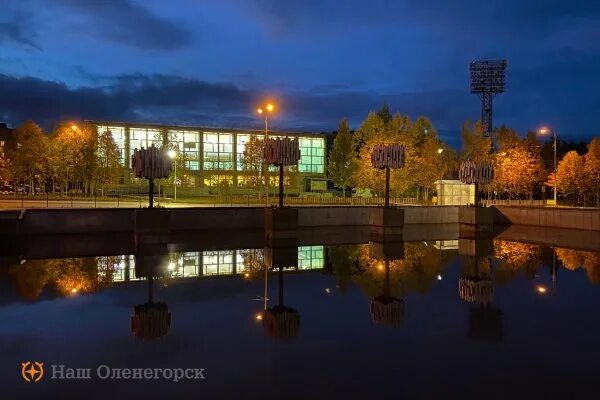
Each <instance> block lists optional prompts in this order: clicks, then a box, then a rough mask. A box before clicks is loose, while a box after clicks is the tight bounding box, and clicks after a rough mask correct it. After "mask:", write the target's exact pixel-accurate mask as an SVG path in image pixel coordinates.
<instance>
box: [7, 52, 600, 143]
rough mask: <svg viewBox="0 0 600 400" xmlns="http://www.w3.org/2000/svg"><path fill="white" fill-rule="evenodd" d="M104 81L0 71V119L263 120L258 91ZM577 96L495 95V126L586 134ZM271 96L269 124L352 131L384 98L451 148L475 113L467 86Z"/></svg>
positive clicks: (591, 104)
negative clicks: (427, 123) (69, 81)
mask: <svg viewBox="0 0 600 400" xmlns="http://www.w3.org/2000/svg"><path fill="white" fill-rule="evenodd" d="M577 57H580V56H576V55H572V59H576V58H577ZM590 63H591V64H590ZM575 64H576V65H579V66H580V68H581V69H580V72H581V73H583V71H591V72H593V71H595V68H596V66H597V65H598V64H597V61H596V63H592V61H591V60H588V59H587V58H585V57H584V58H580V59H579V61H578V63H575ZM561 68H564V66H563V65H561V64H556V65H554V66H552V67H549V68H548V69H544V70H543V71H542V72H543V73H544V74H547V75H548V77H547V79H554V76H555V74H560V73H561V72H560V71H561ZM575 73H576V72H575ZM532 74H533V72H532V71H526V70H523V71H515V75H516V76H515V80H518V81H521V83H520V85H522V86H524V87H525V89H527V85H530V86H531V85H538V84H541V82H539V81H534V80H533V79H534V75H532ZM581 79H584V78H583V77H582V78H581ZM103 82H104V85H103V86H89V87H78V88H71V87H68V86H67V85H65V84H64V83H60V82H52V81H47V80H42V79H38V78H31V77H26V78H18V77H14V76H9V75H1V74H0V118H4V119H5V120H7V121H8V122H9V123H11V124H12V125H13V126H14V125H18V124H19V123H21V122H22V121H24V120H27V119H33V120H35V121H37V122H38V123H40V124H42V125H43V126H45V127H47V128H49V127H51V126H53V125H54V124H55V123H56V122H57V121H59V120H61V119H95V120H119V121H140V122H154V123H164V124H180V125H200V126H207V127H209V126H218V127H230V128H260V127H261V125H262V124H261V121H260V119H259V118H257V117H256V115H254V109H255V106H256V105H257V104H260V102H261V101H262V100H263V99H264V98H265V94H264V93H263V92H261V91H258V90H254V89H242V88H240V87H239V86H236V85H234V84H231V83H213V82H207V81H202V80H199V79H194V78H185V77H179V76H174V75H165V74H151V75H144V74H128V75H118V76H114V77H110V78H109V77H105V78H103ZM528 82H529V83H528ZM572 90H575V91H576V90H577V88H573V89H572ZM543 93H544V94H546V92H543ZM548 95H550V92H549V93H548ZM580 97H581V101H568V102H567V101H563V100H560V99H558V98H557V100H556V103H555V104H552V103H550V104H552V106H550V107H547V108H540V101H539V94H538V93H533V92H529V91H527V90H524V91H523V92H522V93H510V94H509V93H505V94H503V95H502V96H501V97H499V98H498V99H497V100H496V106H495V107H496V108H495V121H496V124H497V125H499V124H502V123H508V124H510V125H512V126H514V127H516V128H517V129H518V130H519V131H521V132H524V131H525V130H526V129H527V128H533V127H535V126H536V125H537V124H539V123H540V122H552V123H554V122H556V125H554V126H555V127H556V128H557V129H560V131H561V133H562V134H563V137H568V136H572V137H586V136H587V137H589V136H590V134H591V133H595V131H593V129H595V127H596V126H597V125H598V120H597V117H596V116H595V115H596V114H595V113H594V112H595V110H596V109H598V108H600V100H599V99H598V98H594V97H593V96H592V95H582V94H580ZM273 98H274V100H275V102H276V103H277V105H278V110H279V112H278V113H277V115H276V116H275V118H273V120H272V123H271V126H272V127H273V128H275V129H281V130H284V129H290V130H298V131H332V130H335V129H336V128H337V124H338V122H339V120H340V119H341V118H342V117H347V118H348V119H349V121H350V123H351V126H352V127H353V128H357V127H358V125H359V124H360V122H361V121H362V120H363V119H364V118H365V116H366V115H367V113H368V112H369V111H373V110H377V109H378V108H379V107H381V104H382V103H383V102H384V101H386V102H388V104H390V106H391V108H392V110H398V111H400V112H401V113H402V114H405V115H409V116H411V117H412V118H416V117H417V116H419V115H425V116H427V117H429V118H430V119H431V120H432V121H433V123H434V125H435V126H436V128H437V129H438V130H439V131H440V132H442V133H443V134H444V135H445V136H446V138H447V139H449V140H450V141H451V143H452V144H453V145H457V144H458V140H459V129H460V126H461V125H462V123H463V122H464V121H465V120H466V119H467V118H470V119H477V118H478V117H479V115H480V102H479V100H478V99H477V98H476V97H475V96H471V95H469V93H468V91H467V90H466V89H465V90H455V89H444V90H436V91H420V92H406V93H387V94H382V93H377V92H372V91H368V90H351V89H350V88H347V87H344V86H335V85H334V86H332V87H331V88H330V90H329V91H327V90H325V89H324V87H323V88H320V89H319V90H318V91H311V90H308V91H299V90H296V91H287V92H281V93H279V94H278V95H275V96H274V97H273ZM570 98H571V99H572V98H576V95H574V96H572V97H570ZM554 115H570V116H575V119H573V118H570V119H569V120H568V121H564V120H561V121H558V120H557V121H552V116H554ZM545 117H547V118H546V119H545V120H544V118H545ZM561 123H563V124H568V125H561Z"/></svg>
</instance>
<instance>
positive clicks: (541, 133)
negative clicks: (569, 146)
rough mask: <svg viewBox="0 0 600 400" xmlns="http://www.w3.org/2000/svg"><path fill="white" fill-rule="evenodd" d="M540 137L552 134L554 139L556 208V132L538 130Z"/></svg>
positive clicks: (544, 129)
mask: <svg viewBox="0 0 600 400" xmlns="http://www.w3.org/2000/svg"><path fill="white" fill-rule="evenodd" d="M538 132H539V134H540V135H547V134H550V133H552V136H553V138H554V182H553V183H554V207H556V131H555V130H554V129H550V128H547V127H542V128H540V129H539V130H538Z"/></svg>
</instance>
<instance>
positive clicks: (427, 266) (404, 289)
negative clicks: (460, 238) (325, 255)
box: [352, 242, 450, 298]
mask: <svg viewBox="0 0 600 400" xmlns="http://www.w3.org/2000/svg"><path fill="white" fill-rule="evenodd" d="M449 260H450V257H449V255H448V254H447V253H446V252H441V251H440V250H438V249H436V248H435V247H433V246H431V245H428V244H426V243H424V242H408V243H404V259H402V260H393V261H390V262H389V267H390V271H389V285H390V287H389V290H390V295H391V296H393V297H398V298H402V297H404V296H406V294H407V293H410V292H412V291H414V292H417V293H420V294H424V293H427V291H428V290H429V289H430V288H431V286H432V285H433V283H434V282H435V281H437V276H438V275H439V274H440V273H441V272H442V269H443V267H444V266H445V265H446V264H447V263H448V262H449ZM357 261H358V262H357V264H356V265H357V267H356V268H355V269H354V271H353V277H352V280H353V281H354V282H355V283H356V284H357V285H358V286H360V287H361V288H362V289H363V290H364V291H365V293H366V294H367V295H368V296H369V297H371V298H372V297H375V296H377V295H378V294H379V293H381V291H382V290H383V289H384V284H385V279H384V276H385V275H384V272H385V269H384V264H383V260H378V259H376V258H373V257H371V254H370V247H369V245H367V244H365V245H358V256H357Z"/></svg>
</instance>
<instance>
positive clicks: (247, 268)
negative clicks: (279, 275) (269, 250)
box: [240, 249, 265, 279]
mask: <svg viewBox="0 0 600 400" xmlns="http://www.w3.org/2000/svg"><path fill="white" fill-rule="evenodd" d="M240 256H241V257H242V260H244V275H245V274H248V275H245V276H246V277H247V278H249V279H262V278H263V277H264V262H265V258H264V251H263V249H246V250H241V251H240Z"/></svg>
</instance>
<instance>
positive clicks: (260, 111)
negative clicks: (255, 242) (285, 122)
mask: <svg viewBox="0 0 600 400" xmlns="http://www.w3.org/2000/svg"><path fill="white" fill-rule="evenodd" d="M274 110H275V106H274V105H273V104H272V103H267V104H266V105H265V106H264V107H259V108H258V109H257V110H256V112H257V113H258V114H259V115H263V114H264V115H265V140H264V142H263V147H264V145H266V143H267V139H268V138H269V114H271V113H272V112H273V111H274ZM263 168H265V173H264V177H265V186H266V196H267V205H268V204H269V166H268V165H267V166H265V164H264V162H263Z"/></svg>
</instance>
